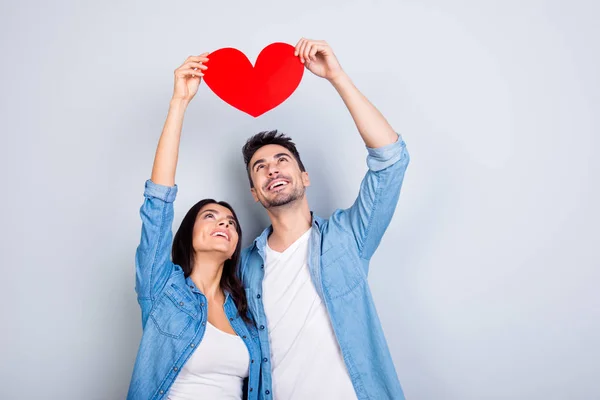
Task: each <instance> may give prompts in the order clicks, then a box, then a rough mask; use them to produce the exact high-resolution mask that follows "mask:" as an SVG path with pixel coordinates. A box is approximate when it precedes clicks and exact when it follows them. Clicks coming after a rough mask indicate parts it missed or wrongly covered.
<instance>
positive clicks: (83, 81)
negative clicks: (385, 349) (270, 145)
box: [0, 0, 600, 399]
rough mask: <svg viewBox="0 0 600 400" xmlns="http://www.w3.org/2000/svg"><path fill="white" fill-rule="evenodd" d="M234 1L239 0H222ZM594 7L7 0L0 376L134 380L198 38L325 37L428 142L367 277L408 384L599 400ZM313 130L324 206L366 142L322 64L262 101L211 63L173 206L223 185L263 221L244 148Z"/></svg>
mask: <svg viewBox="0 0 600 400" xmlns="http://www.w3.org/2000/svg"><path fill="white" fill-rule="evenodd" d="M229 7H231V10H230V11H227V8H229ZM599 11H600V6H599V5H598V3H597V2H594V1H570V2H567V1H562V2H560V1H503V2H501V1H484V2H482V1H454V2H446V1H433V0H432V1H420V2H416V1H400V2H399V1H392V0H387V1H384V0H381V1H371V2H366V1H365V2H357V1H328V2H323V1H312V0H309V1H304V2H295V3H291V2H281V1H280V2H275V1H254V2H242V1H237V2H235V3H232V2H204V1H194V2H191V1H178V2H166V1H165V2H157V1H151V2H148V1H146V2H141V1H139V2H133V1H125V2H123V1H107V2H93V3H92V2H89V3H88V4H86V3H78V2H75V1H66V0H61V1H55V2H43V1H27V2H9V1H4V0H3V1H2V3H1V6H0V32H1V35H0V54H1V60H2V61H1V63H0V85H1V86H0V87H1V91H0V123H1V124H2V125H1V128H0V132H2V145H1V146H0V148H1V150H0V152H1V153H0V156H1V158H0V163H1V164H0V168H1V169H0V170H1V171H2V182H1V183H2V188H3V189H2V195H1V196H0V202H1V203H0V212H1V214H0V217H1V220H2V225H1V226H2V229H1V236H0V243H1V246H2V248H1V252H0V265H1V273H2V280H1V282H2V284H1V286H2V288H1V290H0V310H1V313H2V314H1V324H2V329H1V330H0V335H1V336H0V339H1V340H0V343H2V345H1V346H2V347H1V349H0V350H1V354H2V355H1V356H0V360H1V361H0V391H1V394H0V397H1V398H3V399H119V398H124V397H125V394H126V390H127V387H128V383H129V378H130V375H131V370H132V366H133V362H134V358H135V354H136V350H137V345H138V341H139V339H140V334H141V330H140V315H139V309H138V305H137V303H136V299H135V293H134V263H133V262H134V252H135V248H136V246H137V244H138V240H139V234H140V225H141V223H140V219H139V215H138V210H139V207H140V205H141V202H142V192H143V185H144V181H145V180H146V179H147V178H149V176H150V171H151V166H152V160H153V156H154V151H155V147H156V144H157V140H158V137H159V135H160V131H161V128H162V124H163V123H164V118H165V116H166V111H167V107H168V101H169V98H170V96H171V91H172V81H173V77H172V73H173V70H174V69H175V68H176V67H177V66H179V65H180V64H181V63H182V62H183V60H184V59H185V58H186V57H187V56H188V55H191V54H199V53H202V52H204V51H211V50H216V49H218V48H220V47H225V46H233V47H237V48H238V49H241V50H242V51H244V52H245V53H246V54H247V55H248V56H249V58H250V59H251V60H252V61H254V60H255V59H256V56H257V55H258V53H259V52H260V50H261V49H262V48H263V47H264V46H266V45H267V44H269V43H271V42H274V41H285V42H288V43H291V44H295V43H296V41H297V40H298V39H299V38H300V37H302V36H305V37H309V38H315V39H326V40H327V41H328V42H329V43H330V44H331V46H332V47H333V49H334V51H335V52H336V54H337V55H338V58H339V60H340V62H341V63H342V66H343V67H344V68H345V69H346V71H347V72H348V73H349V74H350V76H351V77H352V78H353V80H354V82H355V83H356V85H357V86H358V87H359V88H360V89H361V90H362V91H363V92H364V93H365V95H366V96H367V97H369V99H371V100H372V101H373V103H374V104H375V105H376V106H377V107H378V108H379V109H380V110H381V111H382V112H383V113H384V115H385V116H386V117H387V118H388V120H389V121H390V123H391V124H392V125H393V126H394V127H395V129H397V130H398V131H399V132H401V133H402V135H403V136H404V139H405V140H406V142H407V145H408V149H409V151H410V154H411V157H412V161H411V164H410V166H409V169H408V172H407V175H406V179H405V184H404V187H403V191H402V195H401V198H400V203H399V206H398V208H397V212H396V214H395V217H394V219H393V221H392V223H391V226H390V228H389V230H388V232H387V234H386V236H385V238H384V239H383V242H382V244H381V246H380V249H379V251H378V252H377V253H376V255H375V257H374V258H373V262H372V269H371V271H372V272H371V275H370V283H371V286H372V290H373V293H374V296H375V300H376V303H377V306H378V310H379V313H380V317H381V319H382V321H383V325H384V329H385V332H386V335H387V338H388V342H389V346H390V348H391V352H392V354H393V357H394V362H395V364H396V368H397V371H398V374H399V377H400V380H401V383H402V385H403V387H404V389H405V392H406V394H407V396H408V398H410V399H599V398H600V383H598V380H597V379H598V376H600V361H599V360H600V347H599V345H600V329H599V328H600V322H599V319H600V295H599V294H598V289H597V288H598V284H599V283H600V255H599V253H598V238H599V234H598V224H599V222H600V213H599V212H598V206H597V205H598V204H600V190H599V189H598V176H597V175H598V172H600V171H599V167H600V161H599V159H598V156H597V154H598V145H599V144H600V143H599V140H598V134H599V133H600V132H599V111H600V110H599V105H600V97H599V94H600V90H599V89H600V85H599V83H600V82H599V74H598V71H600V60H599V54H600V52H599V46H598V38H599V37H600V28H599V27H598V23H597V19H598V12H599ZM273 128H278V129H281V130H283V131H285V132H287V133H289V134H290V135H291V136H292V137H293V138H294V139H295V141H296V142H297V144H298V146H299V149H300V151H301V154H302V156H303V158H304V161H305V164H306V165H307V168H308V171H309V173H310V174H311V178H312V182H313V186H312V187H311V188H310V189H309V199H310V203H311V205H312V207H313V209H314V210H315V211H316V212H318V213H319V214H321V215H323V216H329V214H330V213H331V212H332V211H333V210H334V209H335V208H337V207H346V206H348V205H350V204H351V203H352V201H353V199H354V196H355V195H356V193H357V190H358V185H359V183H360V180H361V178H362V176H363V174H364V172H365V169H366V166H365V157H366V151H365V149H364V147H363V144H362V142H361V140H360V137H359V135H358V134H357V132H356V130H355V127H354V124H353V122H352V120H351V118H350V116H349V114H348V112H347V110H346V109H345V107H344V105H343V103H342V102H341V100H340V99H339V97H338V96H337V94H336V93H335V91H334V90H333V88H332V87H331V86H330V85H329V84H328V83H327V82H326V81H323V80H321V79H318V78H317V77H315V76H313V75H311V74H310V73H309V72H307V73H306V75H305V77H304V79H303V81H302V83H301V85H300V87H299V88H298V90H297V91H296V92H295V93H294V95H293V96H292V97H291V98H290V99H289V100H288V101H287V102H285V103H284V104H283V105H281V106H280V107H278V108H277V109H275V110H273V111H272V112H270V113H268V114H266V115H264V116H262V117H260V118H257V119H253V118H252V117H250V116H247V115H245V114H243V113H241V112H239V111H237V110H235V109H233V108H231V107H229V106H228V105H226V104H225V103H223V102H222V101H221V100H220V99H218V98H217V97H216V96H215V95H214V94H213V93H212V92H211V91H210V90H209V89H208V87H207V86H206V85H202V87H201V88H200V91H199V94H198V95H197V97H196V99H195V100H194V101H193V103H192V104H191V106H190V108H189V110H188V113H187V118H186V121H185V126H184V132H183V139H182V144H181V154H180V163H179V169H178V174H177V183H178V185H179V186H180V194H179V197H178V200H177V202H176V217H175V226H178V224H179V222H180V221H181V218H182V217H183V214H184V213H185V211H187V209H188V208H189V207H190V206H191V205H192V204H193V203H194V202H195V201H197V200H198V199H200V198H203V197H207V196H211V197H213V196H214V197H217V198H219V199H226V200H229V201H230V202H231V203H233V205H234V206H235V207H236V209H237V210H238V212H239V214H240V216H241V220H242V223H243V227H244V228H245V243H248V242H249V241H250V240H251V238H253V237H254V236H255V235H256V234H257V233H258V232H259V231H260V230H261V229H262V228H263V227H264V226H265V224H266V222H267V218H266V215H265V213H264V211H263V210H262V208H261V207H260V205H255V204H253V202H252V199H251V196H250V194H249V193H248V187H247V182H246V177H245V173H244V168H243V165H242V161H241V154H240V148H241V146H242V144H243V142H244V141H245V139H246V138H247V137H249V136H250V135H251V134H253V133H255V132H257V131H259V130H263V129H273Z"/></svg>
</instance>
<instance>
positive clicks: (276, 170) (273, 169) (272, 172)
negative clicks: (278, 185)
mask: <svg viewBox="0 0 600 400" xmlns="http://www.w3.org/2000/svg"><path fill="white" fill-rule="evenodd" d="M278 173H279V168H277V165H269V176H273V175H277V174H278Z"/></svg>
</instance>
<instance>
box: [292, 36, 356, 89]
mask: <svg viewBox="0 0 600 400" xmlns="http://www.w3.org/2000/svg"><path fill="white" fill-rule="evenodd" d="M294 55H296V56H298V57H299V58H300V61H301V62H302V63H303V64H304V65H305V66H306V68H307V69H308V70H309V71H310V72H312V73H313V74H315V75H317V76H318V77H321V78H325V79H327V80H328V81H330V82H332V81H334V80H336V79H338V78H340V77H341V76H342V75H343V74H344V71H343V70H342V67H341V65H340V63H339V62H338V60H337V58H336V57H335V54H333V50H331V47H329V45H328V44H327V42H325V41H324V40H309V39H304V38H302V39H300V41H298V44H296V51H295V52H294Z"/></svg>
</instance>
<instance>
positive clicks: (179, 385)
mask: <svg viewBox="0 0 600 400" xmlns="http://www.w3.org/2000/svg"><path fill="white" fill-rule="evenodd" d="M249 363H250V355H249V353H248V348H247V347H246V345H245V344H244V342H243V341H242V339H241V338H240V337H239V336H237V335H232V334H229V333H226V332H223V331H222V330H220V329H218V328H216V327H215V326H213V325H212V324H211V323H210V322H208V321H207V322H206V331H205V332H204V337H203V338H202V341H201V342H200V344H199V345H198V347H197V348H196V351H194V353H192V355H191V356H190V358H189V359H188V360H187V362H186V363H185V365H184V366H183V368H181V371H180V372H179V375H177V378H176V379H175V382H173V385H172V386H171V389H170V391H169V396H168V398H169V399H171V400H196V399H235V400H240V399H241V398H242V385H243V380H244V378H246V377H247V376H248V368H249Z"/></svg>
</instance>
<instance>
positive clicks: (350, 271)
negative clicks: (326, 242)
mask: <svg viewBox="0 0 600 400" xmlns="http://www.w3.org/2000/svg"><path fill="white" fill-rule="evenodd" d="M361 262H362V261H361V259H360V258H359V257H358V254H356V251H353V249H351V248H348V247H347V246H345V245H344V244H336V245H334V246H333V247H331V248H330V249H328V250H327V251H326V252H325V253H323V254H322V255H321V271H322V279H323V289H324V290H325V291H326V292H327V293H328V294H329V296H330V297H331V298H332V299H335V298H338V297H342V296H345V295H347V294H349V293H351V292H353V291H354V289H356V288H357V287H359V286H360V285H361V284H362V283H364V281H365V278H366V277H365V275H364V273H363V272H362V268H360V267H361Z"/></svg>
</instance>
